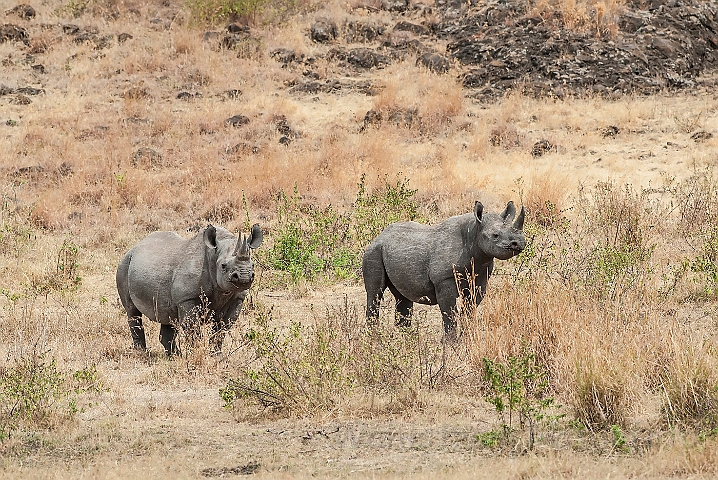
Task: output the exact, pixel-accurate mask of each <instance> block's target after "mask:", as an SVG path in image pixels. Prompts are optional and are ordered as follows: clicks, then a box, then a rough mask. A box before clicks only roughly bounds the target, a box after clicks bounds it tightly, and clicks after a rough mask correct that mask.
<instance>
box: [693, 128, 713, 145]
mask: <svg viewBox="0 0 718 480" xmlns="http://www.w3.org/2000/svg"><path fill="white" fill-rule="evenodd" d="M711 138H713V134H712V133H711V132H706V131H705V130H701V131H698V132H695V133H694V134H693V135H691V139H692V140H694V141H695V142H698V143H700V142H705V141H706V140H709V139H711Z"/></svg>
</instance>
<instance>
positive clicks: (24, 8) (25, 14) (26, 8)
mask: <svg viewBox="0 0 718 480" xmlns="http://www.w3.org/2000/svg"><path fill="white" fill-rule="evenodd" d="M5 14H6V15H16V16H18V17H20V18H22V19H23V20H32V19H33V18H35V9H34V8H32V7H31V6H30V5H26V4H20V5H17V6H16V7H15V8H11V9H10V10H7V11H6V12H5Z"/></svg>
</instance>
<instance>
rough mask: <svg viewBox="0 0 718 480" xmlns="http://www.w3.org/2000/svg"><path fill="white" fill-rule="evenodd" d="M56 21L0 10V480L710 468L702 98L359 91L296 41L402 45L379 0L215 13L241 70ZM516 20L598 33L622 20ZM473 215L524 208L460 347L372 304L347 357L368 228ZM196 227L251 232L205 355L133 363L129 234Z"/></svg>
mask: <svg viewBox="0 0 718 480" xmlns="http://www.w3.org/2000/svg"><path fill="white" fill-rule="evenodd" d="M46 3H47V5H45V4H43V5H34V7H35V8H36V9H37V15H36V17H33V18H32V19H21V20H17V18H16V17H11V16H10V14H8V16H7V17H5V18H6V19H7V22H10V21H12V22H16V23H17V22H19V21H22V22H25V23H23V24H22V25H23V26H24V27H25V28H26V29H27V31H28V32H29V35H30V40H29V42H28V43H27V44H26V43H24V42H23V41H21V40H18V41H5V42H2V43H0V59H1V60H2V62H3V63H2V65H3V66H2V71H3V73H4V75H3V78H2V79H0V115H1V117H0V121H1V122H0V278H1V279H2V280H1V281H0V294H2V295H1V296H0V307H1V308H2V309H1V310H0V328H2V330H3V332H4V339H5V340H3V341H1V342H0V359H1V360H0V382H1V383H0V469H2V471H3V472H4V474H5V475H8V476H10V477H13V478H46V477H47V475H48V472H50V474H51V476H54V477H57V478H65V477H93V478H95V477H97V478H106V477H113V476H119V477H123V478H128V477H143V478H144V477H146V476H148V475H149V474H150V473H151V474H152V475H153V476H157V477H160V478H163V477H181V478H202V477H212V476H221V475H230V474H238V473H245V474H248V473H249V474H256V475H259V476H263V477H271V478H280V477H285V476H288V477H309V476H320V477H337V476H350V475H354V476H358V477H361V478H364V477H370V476H371V477H381V478H395V477H396V478H398V477H402V478H404V477H406V476H411V477H412V478H414V477H416V478H423V477H442V478H463V477H466V478H477V477H479V478H482V477H487V478H516V477H517V476H527V477H528V476H532V477H539V478H543V477H546V478H549V477H551V478H553V477H557V476H564V477H579V476H580V477H584V476H587V477H596V478H598V477H606V476H617V477H623V476H625V477H629V476H645V477H649V478H653V477H656V478H660V477H665V476H693V477H701V476H703V477H706V478H709V477H711V476H714V475H715V474H716V472H718V462H717V461H716V457H715V452H716V432H717V431H718V430H717V429H718V417H716V406H717V403H718V391H717V390H716V388H717V387H718V356H717V352H716V345H715V339H716V322H715V306H716V293H717V292H718V266H716V265H717V262H718V260H717V258H718V254H717V252H718V223H716V219H715V218H716V207H717V206H718V191H716V188H715V185H716V178H715V173H714V171H713V168H714V167H713V165H714V164H715V160H716V159H715V147H716V139H715V138H714V137H713V136H712V132H714V131H715V130H716V129H717V128H718V120H717V117H716V110H717V107H718V104H717V103H716V99H715V98H714V95H713V93H712V91H706V90H696V91H694V92H692V93H691V94H681V95H654V96H631V95H628V96H625V97H621V98H615V99H612V100H606V99H603V98H600V97H593V96H588V97H581V98H570V97H567V98H566V99H564V100H557V99H556V98H533V97H530V96H525V95H520V94H516V93H514V94H509V95H506V96H505V97H503V98H500V99H498V100H496V101H495V102H490V103H482V102H478V101H476V100H474V99H472V98H470V97H467V96H466V95H465V94H466V91H465V90H463V89H462V87H461V85H460V83H459V82H458V80H457V78H458V77H459V76H460V74H461V73H462V71H463V67H461V66H460V65H457V64H452V66H451V71H450V73H449V74H446V75H440V74H436V73H432V72H431V71H430V70H429V69H427V68H425V67H423V66H421V65H419V66H417V63H416V57H415V56H412V55H406V56H405V57H403V58H399V59H394V60H393V61H392V63H391V64H390V65H388V66H386V67H384V68H372V69H367V70H351V69H350V68H349V67H346V66H340V65H339V63H338V62H336V61H332V60H330V59H329V57H330V55H328V53H329V51H330V50H331V49H333V48H337V47H338V48H344V49H349V48H353V47H354V46H356V45H353V44H349V43H347V41H346V40H345V37H342V36H340V37H339V38H337V39H336V40H335V41H334V43H332V44H328V45H325V44H321V43H317V42H313V41H311V40H310V38H309V25H310V24H311V22H312V21H314V19H315V18H320V17H322V18H327V19H329V20H331V21H333V22H335V23H336V24H337V25H340V26H341V25H344V24H345V20H348V19H350V20H353V21H355V20H358V19H361V20H371V21H376V22H380V21H381V22H387V24H388V23H389V22H395V21H396V18H395V17H394V16H396V15H399V14H397V13H392V12H390V11H387V10H382V9H383V8H384V6H383V5H384V3H386V2H378V1H377V2H373V1H364V2H359V1H355V2H351V3H350V5H349V6H345V5H344V4H339V3H331V4H329V5H327V6H325V7H322V6H320V5H317V4H314V5H306V4H304V3H302V5H300V6H301V8H299V9H298V10H293V11H292V12H290V11H289V10H288V6H289V5H290V3H291V2H286V3H281V2H277V4H280V3H281V5H284V6H285V7H287V8H286V9H284V10H282V9H279V8H277V9H274V10H271V11H267V12H266V15H267V16H268V17H267V20H271V21H272V23H268V24H267V25H265V26H261V25H262V21H261V18H260V19H257V18H249V19H247V18H244V19H242V18H234V19H227V20H234V21H236V22H238V24H239V25H243V22H244V23H246V24H249V26H250V27H249V28H250V33H249V35H248V36H242V35H244V34H237V35H239V37H238V40H237V41H238V42H240V43H239V44H232V46H230V47H227V46H225V47H219V43H220V42H219V40H217V39H216V38H215V37H214V36H212V35H211V34H209V33H208V34H205V31H206V29H205V28H204V27H202V24H198V23H197V22H196V19H197V18H196V17H192V16H191V9H182V8H180V5H179V4H176V3H175V2H166V1H150V2H139V1H136V2H131V1H129V2H115V1H109V0H107V1H96V2H95V1H92V2H67V1H59V0H58V1H50V2H46ZM192 3H193V4H194V5H200V6H201V5H204V6H207V7H210V6H211V5H213V3H211V2H205V3H202V2H196V1H194V2H192ZM300 3H301V2H300ZM389 3H391V2H389ZM417 3H418V4H420V5H422V6H423V7H427V6H431V3H432V2H417ZM283 8H284V7H283ZM531 8H532V9H533V11H535V12H536V15H545V14H546V12H549V11H552V12H555V11H560V12H562V15H563V16H564V19H565V21H566V23H567V24H568V23H570V21H573V22H574V23H575V28H577V29H580V28H582V27H585V26H587V25H589V24H590V25H591V28H596V29H597V30H598V31H601V32H607V33H608V34H610V35H613V33H612V32H613V25H614V23H613V22H615V19H614V17H615V16H616V15H619V14H620V12H621V11H622V9H623V8H628V7H626V6H625V5H624V4H623V2H531ZM417 12H419V13H416V15H423V17H422V19H423V20H422V21H425V22H426V23H430V22H431V21H434V20H436V19H435V18H434V17H432V16H430V15H429V14H428V13H427V11H426V9H417ZM2 13H4V12H2ZM290 13H293V14H295V15H296V16H294V17H292V18H291V20H287V21H279V20H286V19H287V18H289V17H288V15H289V14H290ZM0 14H1V13H0ZM73 15H77V16H76V18H73ZM204 15H208V14H207V13H205V14H204ZM393 15H394V16H393ZM411 15H413V13H411V12H409V13H406V14H405V16H406V17H407V18H409V19H410V20H414V21H417V23H418V22H419V20H420V19H417V18H413V17H411ZM11 18H12V20H10V19H11ZM205 18H206V17H205ZM397 18H398V17H397ZM571 19H574V20H571ZM591 22H593V23H591ZM594 24H595V25H594ZM222 25H224V24H222ZM75 27H76V28H77V29H78V32H80V33H77V32H76V33H72V34H71V33H68V32H70V31H74V28H75ZM237 28H240V27H237ZM220 30H222V31H221V32H220ZM212 31H214V32H216V33H217V34H218V35H220V36H221V35H224V34H225V32H224V29H223V28H222V29H220V28H216V29H214V30H212ZM83 33H84V34H86V35H87V36H85V37H80V40H77V38H78V36H77V35H80V34H83ZM122 33H125V34H129V35H131V37H123V39H124V40H123V41H119V34H122ZM405 33H406V34H405ZM404 34H405V35H404ZM402 35H403V36H404V37H405V38H403V40H402V41H403V42H405V43H406V42H410V41H411V40H413V39H414V38H415V36H416V35H414V34H412V33H407V32H402ZM108 36H109V38H110V39H111V41H110V40H108V39H107V38H108ZM212 38H215V40H217V41H214V40H211V39H212ZM218 38H219V37H218ZM103 39H105V40H103ZM208 39H209V40H208ZM394 40H396V39H394ZM374 41H375V42H376V43H378V42H380V40H378V39H377V40H374ZM423 41H424V42H425V43H427V44H430V45H431V46H432V47H435V48H441V47H442V41H441V40H437V39H435V38H424V39H423ZM103 42H105V43H103ZM280 48H288V49H290V50H292V51H293V54H294V57H292V56H291V55H284V56H282V55H272V54H271V52H275V51H276V50H277V49H280ZM285 53H286V52H285ZM302 55H303V57H302ZM281 58H285V59H286V58H290V59H291V60H290V61H288V62H287V63H284V62H283V61H282V60H280V59H281ZM297 58H299V60H297ZM37 65H41V66H42V67H43V68H39V67H36V66H37ZM333 81H335V82H334V83H332V82H333ZM307 82H316V83H315V84H312V85H313V86H312V85H310V87H311V88H310V87H307V88H305V89H304V90H293V89H294V88H295V87H296V86H298V85H306V84H307ZM367 85H368V86H367ZM319 87H321V88H319ZM313 89H314V90H313ZM28 102H29V103H28ZM368 112H374V113H373V114H371V115H369V113H368ZM231 118H234V119H235V120H233V121H229V119H231ZM367 119H368V120H367ZM544 140H545V141H548V142H549V143H550V144H551V145H552V148H550V149H546V150H545V151H542V152H541V155H532V149H533V146H534V145H535V144H536V143H537V142H540V141H544ZM475 200H481V201H482V202H484V204H485V205H486V208H487V209H488V210H489V211H496V210H497V209H499V208H501V206H502V205H505V204H506V202H507V201H509V200H514V201H515V202H517V203H523V204H524V205H526V207H527V208H528V210H529V218H528V220H527V226H526V234H527V239H529V240H530V243H529V246H528V247H527V250H526V251H525V252H524V254H522V255H521V256H519V257H516V258H515V259H513V260H511V261H507V262H498V263H497V270H496V272H495V275H494V276H493V277H492V279H491V281H490V282H489V287H488V290H489V293H488V295H487V298H486V299H485V300H484V302H483V303H482V305H481V307H480V308H479V309H471V308H468V307H467V308H465V309H464V310H463V311H462V331H463V339H462V341H461V342H460V343H459V344H457V345H444V344H443V343H442V339H441V335H440V330H441V325H440V324H441V321H440V315H439V312H438V310H437V308H436V307H423V306H417V308H416V311H415V316H416V321H415V327H413V328H412V329H410V330H408V331H400V330H398V329H396V328H394V326H393V325H392V322H391V320H390V319H391V317H392V313H391V310H392V306H391V305H388V303H391V302H389V301H386V302H385V305H384V307H383V310H382V316H381V319H382V326H381V327H380V328H379V329H378V330H377V331H374V332H368V331H367V330H366V327H365V325H364V320H363V308H364V299H363V288H362V287H361V282H360V281H359V278H358V271H357V261H358V259H359V258H360V256H361V250H362V248H363V246H364V245H365V243H366V241H367V235H369V234H370V233H371V232H374V231H375V230H376V229H378V228H380V227H381V226H382V222H386V221H391V220H392V219H400V218H415V219H417V220H420V221H425V222H436V221H438V220H440V219H443V218H445V217H447V216H449V215H454V214H458V213H464V212H466V211H469V209H470V208H471V207H472V206H473V202H474V201H475ZM208 222H213V223H217V224H222V225H223V226H225V227H226V228H228V229H230V230H232V231H235V232H236V231H239V230H245V231H246V228H247V226H248V225H251V223H254V222H259V223H260V224H261V225H262V227H263V229H264V231H265V238H266V244H265V245H263V246H262V247H261V249H260V251H258V252H257V256H256V258H257V262H258V269H257V270H258V273H257V279H256V281H255V287H254V288H253V291H252V294H251V299H250V300H249V301H248V302H247V304H246V308H245V310H244V313H243V315H242V317H241V318H240V321H239V322H238V323H237V325H236V326H235V328H234V329H233V330H232V332H230V335H229V337H228V339H227V341H226V343H225V346H224V353H223V355H222V356H217V357H213V356H209V355H208V348H207V345H204V344H201V343H200V344H199V345H197V346H196V347H195V348H194V349H191V350H190V349H188V350H187V351H186V352H185V355H184V356H182V357H181V358H175V359H171V360H168V359H165V358H164V357H163V355H161V348H160V345H159V342H158V341H157V335H158V330H159V328H158V326H157V325H155V324H149V325H148V327H147V329H148V346H149V347H150V353H149V354H141V353H138V352H136V351H133V350H132V348H131V345H132V344H131V339H130V336H129V331H128V328H127V323H126V319H125V317H124V313H123V312H122V310H121V308H120V306H119V304H118V301H117V293H116V289H115V286H114V274H115V268H116V266H117V262H118V260H119V259H120V258H121V256H122V255H123V254H124V253H125V252H126V251H127V249H128V248H130V247H131V246H132V245H133V244H134V243H135V242H137V241H138V240H139V239H141V238H142V237H144V236H145V235H146V234H147V233H148V232H150V231H154V230H175V231H178V232H180V233H181V234H183V235H186V236H189V235H193V234H194V232H196V231H198V230H199V229H200V228H201V227H203V226H204V225H206V223H208ZM290 234H291V235H294V236H293V237H290V236H289V235H290ZM294 240H298V241H299V242H298V245H299V249H297V250H291V248H293V247H292V245H294V244H293V243H292V241H294ZM310 247H311V249H312V250H311V252H310V253H311V254H312V255H313V256H311V258H309V257H308V259H307V258H299V257H297V256H296V255H300V254H302V253H306V252H308V251H309V250H310ZM283 249H284V250H283ZM292 255H295V256H292ZM289 261H296V262H300V261H306V262H307V264H302V265H299V266H298V267H297V268H296V269H292V268H293V267H292V265H288V264H287V262H289ZM282 262H284V263H282ZM290 267H292V268H290ZM491 368H493V369H494V370H491ZM492 372H493V373H492ZM491 375H493V376H491ZM492 379H493V380H494V383H492ZM511 382H516V384H515V385H516V387H515V388H513V387H512V388H513V389H512V390H511V391H512V392H513V393H512V395H514V394H515V395H517V396H515V397H509V394H508V393H506V391H505V390H502V388H504V387H506V386H507V385H513V384H512V383H511ZM517 392H518V393H517ZM497 398H500V399H502V401H503V402H504V403H503V405H504V407H506V406H507V402H509V403H511V402H513V403H511V408H510V409H504V410H501V411H500V409H499V408H498V407H497ZM509 398H514V400H509ZM509 412H511V413H510V414H509ZM483 472H486V473H483Z"/></svg>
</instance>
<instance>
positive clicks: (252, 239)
mask: <svg viewBox="0 0 718 480" xmlns="http://www.w3.org/2000/svg"><path fill="white" fill-rule="evenodd" d="M262 240H263V236H262V229H261V228H259V224H258V223H255V224H254V225H253V226H252V232H251V233H250V234H249V238H248V239H247V245H249V248H252V249H254V248H259V246H260V245H261V244H262Z"/></svg>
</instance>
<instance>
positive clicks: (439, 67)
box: [416, 52, 450, 73]
mask: <svg viewBox="0 0 718 480" xmlns="http://www.w3.org/2000/svg"><path fill="white" fill-rule="evenodd" d="M416 64H417V65H423V66H424V67H426V68H427V69H428V70H429V71H430V72H433V73H446V72H448V71H449V66H450V64H449V59H448V58H446V57H445V56H443V55H441V54H439V53H431V52H427V53H425V54H423V55H421V56H420V57H419V58H417V59H416Z"/></svg>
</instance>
